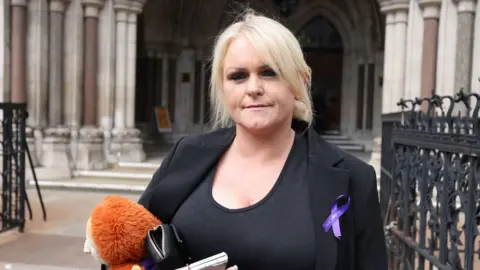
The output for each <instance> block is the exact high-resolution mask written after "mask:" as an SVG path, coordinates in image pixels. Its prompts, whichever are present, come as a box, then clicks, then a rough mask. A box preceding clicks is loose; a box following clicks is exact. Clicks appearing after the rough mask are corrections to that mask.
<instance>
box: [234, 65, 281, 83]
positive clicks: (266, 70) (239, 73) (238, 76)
mask: <svg viewBox="0 0 480 270" xmlns="http://www.w3.org/2000/svg"><path fill="white" fill-rule="evenodd" d="M259 74H260V76H262V77H276V76H277V73H276V72H275V71H274V70H273V69H272V68H270V67H269V66H265V67H262V68H260V70H259ZM248 76H249V73H248V72H247V71H246V70H236V71H233V72H231V73H229V74H228V75H227V79H228V80H232V81H239V80H244V79H246V78H248Z"/></svg>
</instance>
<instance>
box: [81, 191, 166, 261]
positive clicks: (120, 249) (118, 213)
mask: <svg viewBox="0 0 480 270" xmlns="http://www.w3.org/2000/svg"><path fill="white" fill-rule="evenodd" d="M160 224H161V221H160V220H159V219H157V218H156V217H155V216H153V215H152V214H151V213H150V212H149V211H148V210H147V209H145V208H144V207H143V206H142V205H140V204H138V203H136V202H133V201H130V200H128V199H127V198H124V197H121V196H107V197H105V198H104V199H103V201H102V202H100V203H99V204H98V205H96V206H95V208H94V209H93V211H92V213H91V215H90V217H89V219H88V221H87V228H86V240H85V245H84V252H85V253H89V254H91V255H92V256H93V257H94V258H95V259H96V260H97V261H98V262H100V263H102V264H106V265H108V268H109V270H148V269H149V268H150V267H151V265H145V264H144V263H142V262H141V261H142V260H143V259H145V257H146V253H147V251H146V248H145V237H146V235H147V232H148V231H149V230H150V229H152V228H154V227H156V226H158V225H160Z"/></svg>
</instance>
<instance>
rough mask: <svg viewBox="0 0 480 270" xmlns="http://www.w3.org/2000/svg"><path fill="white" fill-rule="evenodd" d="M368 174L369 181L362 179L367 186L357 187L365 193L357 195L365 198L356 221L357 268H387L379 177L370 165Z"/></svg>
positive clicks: (358, 269) (371, 269) (368, 269)
mask: <svg viewBox="0 0 480 270" xmlns="http://www.w3.org/2000/svg"><path fill="white" fill-rule="evenodd" d="M366 175H367V179H366V180H367V181H361V184H362V185H365V186H364V187H358V189H357V190H359V191H360V192H362V193H364V194H357V196H356V197H357V198H358V199H360V198H364V199H363V200H360V201H359V202H360V203H359V204H357V206H356V207H357V210H356V211H358V212H357V213H359V215H358V217H359V218H358V220H357V221H356V222H355V262H356V263H355V269H356V270H386V269H387V265H388V263H387V248H386V242H385V234H384V230H383V222H382V217H381V212H380V202H379V198H378V191H377V177H376V174H375V170H374V169H373V167H372V166H369V170H368V173H367V174H366ZM360 213H361V214H360Z"/></svg>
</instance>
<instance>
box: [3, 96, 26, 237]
mask: <svg viewBox="0 0 480 270" xmlns="http://www.w3.org/2000/svg"><path fill="white" fill-rule="evenodd" d="M25 107H26V106H25V104H12V103H0V112H1V114H2V116H1V121H0V122H1V124H2V126H1V129H2V130H1V132H2V137H1V140H2V149H1V159H2V181H1V182H2V183H1V190H2V196H1V208H0V215H1V220H0V232H2V231H6V230H9V229H13V228H16V227H18V228H19V229H20V231H23V228H24V226H25V195H26V192H25V143H24V142H25V141H26V140H25V119H26V108H25Z"/></svg>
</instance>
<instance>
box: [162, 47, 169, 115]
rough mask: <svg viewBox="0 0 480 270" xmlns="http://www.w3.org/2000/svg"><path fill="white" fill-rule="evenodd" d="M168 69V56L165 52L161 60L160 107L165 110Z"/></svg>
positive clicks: (166, 105) (166, 104) (166, 106)
mask: <svg viewBox="0 0 480 270" xmlns="http://www.w3.org/2000/svg"><path fill="white" fill-rule="evenodd" d="M168 68H169V55H168V53H167V52H164V53H163V58H162V106H163V107H165V108H168V80H169V76H168V74H169V72H168Z"/></svg>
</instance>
